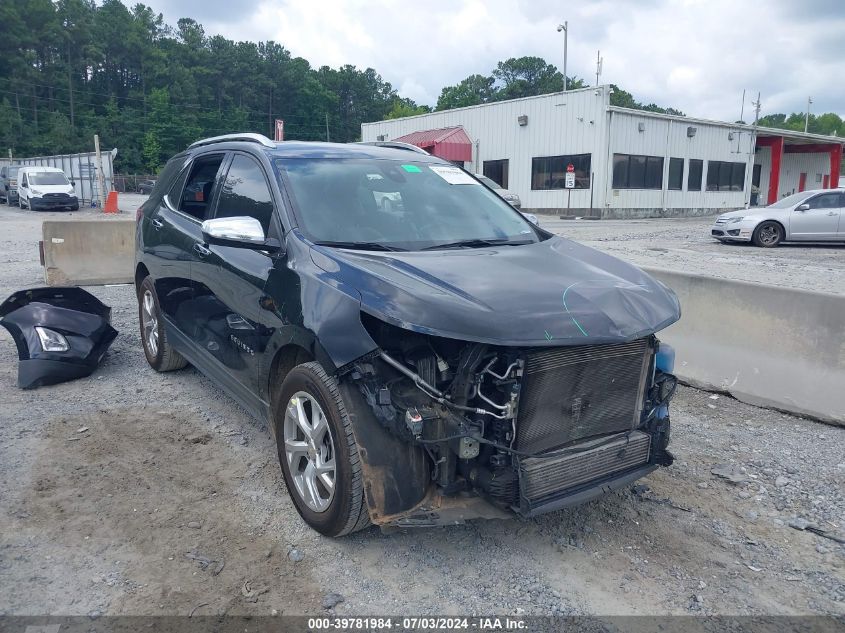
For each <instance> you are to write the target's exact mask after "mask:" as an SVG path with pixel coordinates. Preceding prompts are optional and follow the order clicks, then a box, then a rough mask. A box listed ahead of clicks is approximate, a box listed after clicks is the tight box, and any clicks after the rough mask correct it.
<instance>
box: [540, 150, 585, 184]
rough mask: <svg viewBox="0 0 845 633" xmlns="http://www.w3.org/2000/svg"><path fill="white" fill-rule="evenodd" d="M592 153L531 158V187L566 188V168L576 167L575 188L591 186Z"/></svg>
mask: <svg viewBox="0 0 845 633" xmlns="http://www.w3.org/2000/svg"><path fill="white" fill-rule="evenodd" d="M591 159H592V155H591V154H573V155H571V156H543V157H540V158H532V159H531V188H532V189H534V190H542V189H566V168H567V167H568V166H569V165H572V166H573V167H574V168H575V188H576V189H589V188H590V162H591Z"/></svg>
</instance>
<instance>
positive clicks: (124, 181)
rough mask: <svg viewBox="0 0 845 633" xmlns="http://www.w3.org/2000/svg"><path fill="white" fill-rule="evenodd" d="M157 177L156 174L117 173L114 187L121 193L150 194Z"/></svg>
mask: <svg viewBox="0 0 845 633" xmlns="http://www.w3.org/2000/svg"><path fill="white" fill-rule="evenodd" d="M157 177H158V176H157V175H156V174H115V175H114V189H115V191H118V192H120V193H143V194H148V193H150V190H152V188H153V186H154V185H155V182H156V178H157Z"/></svg>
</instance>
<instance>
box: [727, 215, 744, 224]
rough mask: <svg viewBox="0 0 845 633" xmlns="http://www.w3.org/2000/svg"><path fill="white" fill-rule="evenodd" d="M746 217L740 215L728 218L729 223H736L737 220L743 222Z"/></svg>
mask: <svg viewBox="0 0 845 633" xmlns="http://www.w3.org/2000/svg"><path fill="white" fill-rule="evenodd" d="M744 219H745V218H744V217H742V216H740V217H738V218H730V219H729V220H728V224H736V223H737V222H742V221H743V220H744Z"/></svg>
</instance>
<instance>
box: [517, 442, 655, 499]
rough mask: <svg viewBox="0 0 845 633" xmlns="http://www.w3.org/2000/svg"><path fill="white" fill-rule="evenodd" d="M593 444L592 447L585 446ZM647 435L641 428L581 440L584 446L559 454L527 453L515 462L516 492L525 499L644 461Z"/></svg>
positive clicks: (557, 491) (549, 494)
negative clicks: (517, 464)
mask: <svg viewBox="0 0 845 633" xmlns="http://www.w3.org/2000/svg"><path fill="white" fill-rule="evenodd" d="M590 445H594V446H593V448H589V446H590ZM650 446H651V437H650V436H649V435H648V434H647V433H643V432H642V431H633V432H631V433H630V434H628V433H625V434H621V435H619V436H618V437H615V438H612V439H609V438H601V439H596V440H592V441H588V442H586V443H585V450H583V451H581V452H578V453H575V454H571V455H562V456H559V457H546V458H543V457H527V458H524V459H521V460H520V462H519V488H520V495H521V496H522V498H523V499H525V500H526V501H528V502H529V503H532V504H533V503H535V502H537V501H539V500H542V499H544V498H548V497H552V496H557V495H559V494H561V493H564V492H565V491H567V490H568V489H571V488H574V487H576V486H579V485H581V484H585V483H587V482H589V481H592V480H594V479H600V478H602V477H606V476H607V475H611V474H613V473H617V472H622V471H625V470H629V469H631V468H634V467H636V466H640V465H642V464H645V463H646V462H648V459H649V452H650Z"/></svg>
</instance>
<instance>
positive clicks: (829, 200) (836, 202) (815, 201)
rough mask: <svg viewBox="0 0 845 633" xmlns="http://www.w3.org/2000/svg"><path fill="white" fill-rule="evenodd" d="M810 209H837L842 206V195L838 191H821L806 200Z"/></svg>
mask: <svg viewBox="0 0 845 633" xmlns="http://www.w3.org/2000/svg"><path fill="white" fill-rule="evenodd" d="M807 204H808V205H809V206H810V208H811V209H838V208H839V207H841V206H842V196H841V195H840V194H838V193H823V194H821V195H819V196H816V197H815V198H811V199H810V200H808V201H807Z"/></svg>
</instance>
